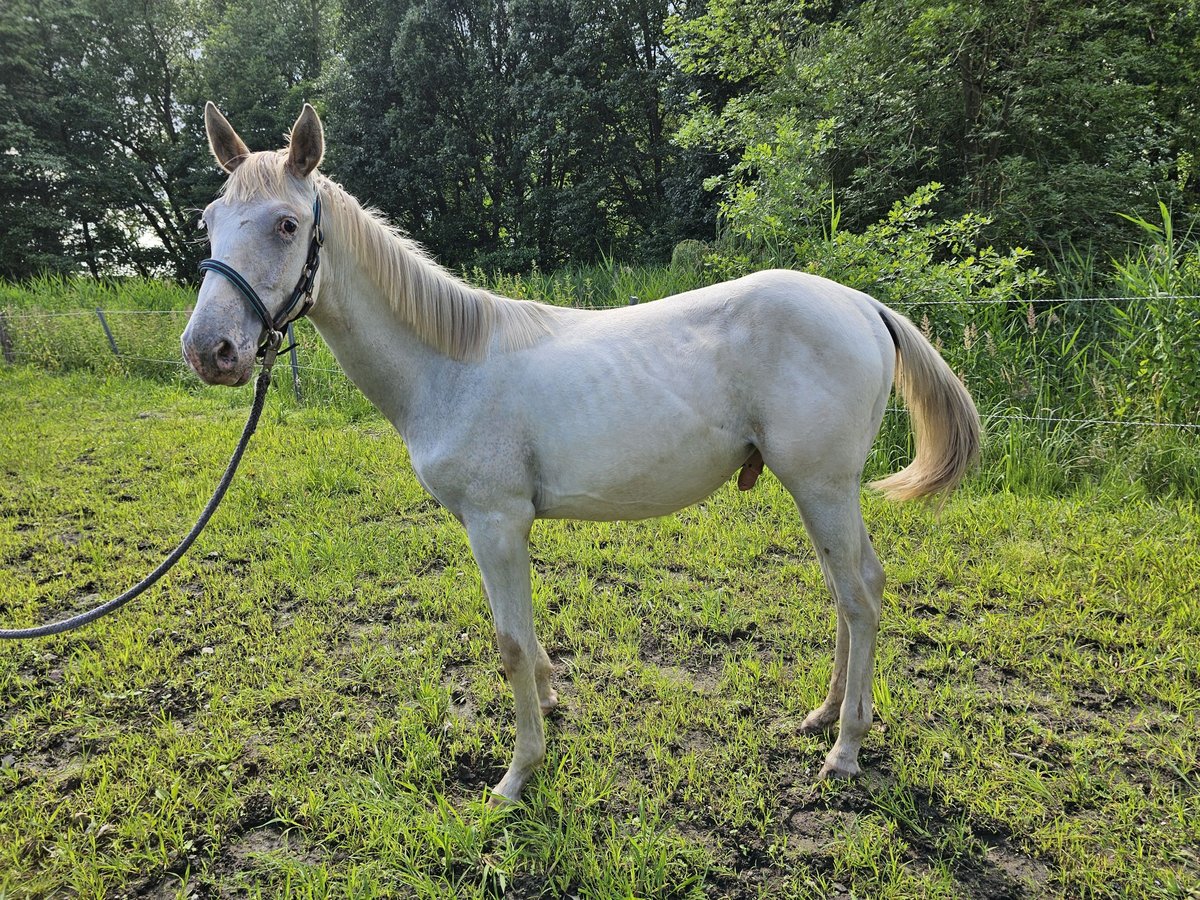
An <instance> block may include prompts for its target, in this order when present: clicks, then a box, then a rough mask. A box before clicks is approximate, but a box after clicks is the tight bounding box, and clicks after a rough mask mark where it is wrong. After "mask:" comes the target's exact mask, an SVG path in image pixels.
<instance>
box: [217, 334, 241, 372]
mask: <svg viewBox="0 0 1200 900" xmlns="http://www.w3.org/2000/svg"><path fill="white" fill-rule="evenodd" d="M214 357H215V359H216V361H217V368H218V369H220V370H221V371H222V372H228V371H229V370H230V369H233V368H234V367H235V366H237V361H238V359H237V351H236V350H235V349H234V348H233V342H232V341H221V343H219V344H217V348H216V351H215V353H214Z"/></svg>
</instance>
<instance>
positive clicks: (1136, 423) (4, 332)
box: [0, 294, 1200, 432]
mask: <svg viewBox="0 0 1200 900" xmlns="http://www.w3.org/2000/svg"><path fill="white" fill-rule="evenodd" d="M1146 300H1157V301H1172V302H1179V301H1184V300H1200V294H1151V295H1140V296H1137V295H1130V296H1117V297H1102V296H1090V297H1042V298H1035V299H1031V300H1023V301H1014V300H1012V299H1011V298H996V299H991V298H983V299H977V300H913V301H908V302H905V303H903V304H902V305H903V306H907V307H923V306H958V307H970V306H992V305H998V304H1004V305H1011V306H1018V307H1026V306H1033V305H1035V304H1036V305H1039V306H1045V305H1055V304H1076V303H1129V302H1135V301H1146ZM638 303H640V301H639V299H638V298H637V297H631V298H630V301H629V305H631V306H632V305H637V304H638ZM572 308H574V309H583V310H594V311H600V310H612V309H618V308H620V307H619V306H596V305H584V304H579V305H575V306H573V307H572ZM190 314H191V309H190V308H189V309H182V308H176V309H101V308H95V309H76V310H54V311H37V312H13V311H10V310H3V309H0V348H2V349H3V356H4V360H5V361H6V362H8V363H10V364H11V363H15V362H17V361H18V360H24V361H27V362H31V363H36V362H38V361H39V358H38V357H37V356H36V355H34V354H30V353H27V352H23V351H21V350H18V349H16V348H15V347H14V346H13V339H12V333H11V331H10V328H9V323H11V322H14V321H20V320H46V319H63V318H81V317H89V316H90V317H93V318H96V319H97V320H98V322H99V324H100V325H101V326H102V328H103V331H104V334H105V336H106V338H107V341H108V344H109V346H110V349H111V350H112V352H113V354H114V356H116V357H119V358H120V359H122V360H126V361H131V362H139V363H147V364H150V365H161V366H166V367H171V368H175V369H178V370H180V371H181V372H183V371H186V369H187V365H186V363H185V362H184V360H183V359H182V358H176V359H163V358H158V357H150V356H141V355H137V354H131V353H128V352H122V351H121V350H120V349H119V347H118V344H117V342H116V340H115V338H114V335H113V333H112V331H111V329H110V328H109V325H108V322H107V317H110V316H188V315H190ZM288 328H289V342H290V343H293V344H294V343H295V341H294V338H293V336H292V334H291V326H290V325H289V326H288ZM291 369H292V385H293V390H294V392H295V396H296V400H297V401H300V400H301V387H300V379H299V373H300V372H302V371H303V372H311V373H315V374H321V375H326V376H329V377H331V378H339V377H345V376H344V373H343V372H342V371H341V370H340V369H338V368H335V367H331V366H315V365H310V364H305V363H300V362H298V360H297V357H296V351H295V349H293V350H292V353H291ZM1010 410H1011V408H1009V409H1007V410H1004V409H994V410H991V411H982V412H981V415H982V417H983V418H984V420H985V421H995V420H999V421H1016V422H1031V423H1042V424H1055V425H1059V424H1061V425H1079V426H1109V427H1126V428H1166V429H1175V430H1179V431H1187V432H1200V423H1187V422H1161V421H1155V420H1152V419H1145V418H1141V419H1116V418H1086V417H1073V416H1067V415H1059V414H1056V413H1057V411H1055V410H1040V411H1039V412H1040V413H1042V414H1028V413H1019V412H1012V411H1010ZM888 412H894V413H904V412H906V410H905V409H904V408H903V407H889V408H888Z"/></svg>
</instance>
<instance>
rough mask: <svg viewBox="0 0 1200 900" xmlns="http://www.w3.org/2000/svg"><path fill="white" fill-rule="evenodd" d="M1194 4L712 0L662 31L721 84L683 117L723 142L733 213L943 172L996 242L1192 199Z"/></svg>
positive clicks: (881, 198)
mask: <svg viewBox="0 0 1200 900" xmlns="http://www.w3.org/2000/svg"><path fill="white" fill-rule="evenodd" d="M735 14H736V15H739V16H742V17H748V19H749V24H748V25H744V26H743V27H742V28H741V29H740V30H739V31H736V32H733V31H730V30H729V29H728V28H725V27H723V24H724V23H725V22H727V21H728V20H729V17H731V16H733V15H735ZM1198 24H1200V23H1198V19H1197V12H1196V6H1195V4H1176V3H1168V2H1162V0H1132V2H1129V3H1125V4H1120V5H1113V4H1107V5H1099V6H1096V5H1082V6H1081V5H1078V4H1075V3H1072V2H1069V0H1053V2H1050V3H1040V4H1029V3H1026V2H1023V0H998V2H992V0H988V2H983V0H954V2H946V0H927V2H922V3H916V4H914V3H909V2H903V0H869V2H865V3H860V4H852V5H847V6H846V7H844V8H837V7H836V6H833V5H821V4H813V5H810V4H807V3H803V2H799V0H772V2H769V3H766V4H763V5H761V6H757V7H756V6H751V5H747V4H742V3H738V2H734V0H714V2H713V3H710V4H709V6H708V8H707V9H706V10H705V12H704V13H703V14H702V15H700V16H697V17H695V18H694V19H691V20H686V19H682V18H681V19H678V20H676V22H675V23H674V25H673V26H672V28H673V32H672V33H673V36H674V40H675V42H676V45H677V46H676V52H677V54H678V55H679V58H680V60H681V65H682V66H683V68H684V69H685V71H688V72H690V73H700V74H704V75H707V76H708V77H717V78H720V79H721V80H722V81H723V83H724V85H725V87H726V90H727V95H726V96H725V97H723V98H717V99H716V100H715V101H707V102H706V99H705V98H703V97H701V98H698V103H697V105H696V106H695V107H694V112H693V115H692V117H691V119H690V121H689V122H688V123H687V125H686V126H685V128H684V129H683V130H682V132H681V136H682V138H683V139H684V140H685V141H690V142H692V143H696V144H701V145H707V146H714V147H717V148H719V149H721V150H723V151H724V152H727V153H730V154H731V157H732V160H731V162H730V165H729V166H728V168H727V170H726V173H725V175H724V177H723V178H722V179H719V180H717V181H714V182H713V186H714V187H716V188H718V189H719V190H720V191H721V193H722V197H723V203H724V206H723V209H724V212H725V214H726V217H727V221H728V222H729V224H730V226H731V227H732V228H733V229H734V230H735V231H738V230H743V231H746V232H747V233H754V234H756V235H759V236H762V235H763V234H767V233H773V234H774V235H775V236H776V237H778V236H779V235H782V234H786V233H787V232H789V231H795V230H797V229H799V230H804V229H811V228H813V227H819V225H818V223H819V220H820V219H821V215H822V214H821V207H822V204H823V203H825V202H826V201H827V200H828V198H829V197H830V195H831V194H835V195H836V196H837V198H838V200H839V202H840V206H841V209H842V210H843V213H844V216H843V219H842V223H841V224H842V226H843V227H850V228H857V229H861V228H863V227H865V226H866V225H867V224H868V223H870V222H873V221H875V220H877V219H879V218H881V217H882V216H883V215H884V214H886V212H887V210H888V209H889V207H890V205H891V204H892V203H893V202H894V201H895V200H897V199H899V198H901V197H904V196H907V195H908V194H910V193H911V192H912V191H914V190H915V189H916V188H918V187H919V186H920V185H922V184H926V183H929V182H933V181H937V182H940V183H942V184H944V185H945V190H944V191H943V192H942V193H941V199H940V204H941V210H942V212H943V214H944V215H947V216H951V217H955V216H959V215H963V214H965V213H967V212H979V213H983V214H985V215H986V216H988V217H989V218H990V219H991V220H992V224H991V225H990V227H989V232H988V237H990V239H992V240H994V241H997V242H999V243H1002V244H1006V245H1009V246H1012V245H1016V244H1025V245H1031V246H1034V247H1038V248H1040V249H1041V250H1042V251H1043V252H1044V253H1055V252H1058V251H1060V250H1061V249H1062V248H1063V247H1064V246H1066V245H1076V246H1080V247H1083V246H1088V245H1091V246H1100V247H1110V248H1111V247H1113V246H1114V244H1115V243H1116V242H1119V241H1120V240H1121V238H1122V236H1123V233H1124V232H1123V231H1122V229H1123V228H1124V226H1123V224H1122V220H1121V219H1120V218H1119V216H1118V215H1117V214H1118V213H1120V212H1127V211H1133V212H1137V213H1139V214H1146V213H1148V211H1149V210H1151V209H1153V208H1154V206H1155V204H1156V202H1157V200H1158V199H1160V198H1161V199H1164V200H1168V201H1169V202H1171V203H1172V204H1173V205H1175V206H1176V208H1185V207H1189V206H1190V207H1193V208H1194V206H1195V204H1196V202H1197V199H1198V197H1197V182H1196V177H1195V172H1194V160H1195V158H1196V142H1197V131H1196V129H1195V127H1194V125H1195V120H1196V111H1195V110H1196V106H1195V101H1194V84H1195V78H1196V75H1197V72H1196V59H1197V56H1196V53H1195V48H1196V45H1197V34H1198ZM746 34H750V35H758V36H760V37H761V39H759V40H757V42H755V41H748V40H747V39H746V37H745V35H746Z"/></svg>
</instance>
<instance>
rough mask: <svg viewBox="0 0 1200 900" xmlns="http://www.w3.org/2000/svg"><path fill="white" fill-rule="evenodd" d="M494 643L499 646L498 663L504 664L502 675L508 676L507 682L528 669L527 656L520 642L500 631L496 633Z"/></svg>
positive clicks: (528, 660)
mask: <svg viewBox="0 0 1200 900" xmlns="http://www.w3.org/2000/svg"><path fill="white" fill-rule="evenodd" d="M496 643H497V644H499V645H500V661H501V662H502V663H503V664H504V674H506V675H507V676H508V680H509V681H512V679H513V678H514V677H515V676H516V675H518V674H520V673H521V672H524V671H525V669H526V668H527V667H528V665H529V662H530V659H529V654H527V653H526V652H525V648H524V647H522V646H521V642H520V641H519V640H517V639H516V638H515V637H513V636H512V635H511V634H505V633H504V632H502V631H498V632H496Z"/></svg>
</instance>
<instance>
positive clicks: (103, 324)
mask: <svg viewBox="0 0 1200 900" xmlns="http://www.w3.org/2000/svg"><path fill="white" fill-rule="evenodd" d="M96 315H98V316H99V317H100V325H101V327H102V328H103V329H104V334H105V335H106V336H107V337H108V346H110V347H112V352H113V356H120V355H121V351H120V350H118V349H117V342H116V341H115V340H114V339H113V333H112V331H110V330H109V327H108V320H107V319H105V318H104V310H102V309H101V308H100V307H98V306H97V307H96Z"/></svg>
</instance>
